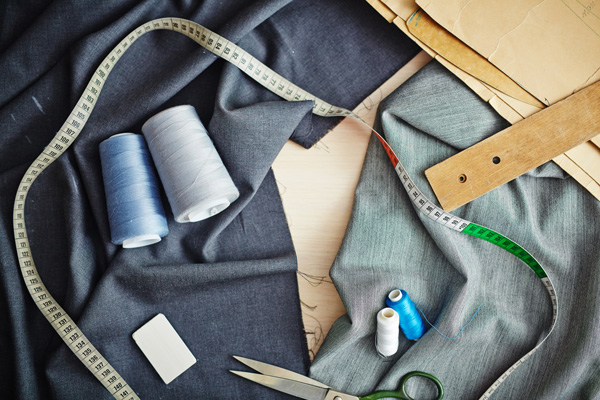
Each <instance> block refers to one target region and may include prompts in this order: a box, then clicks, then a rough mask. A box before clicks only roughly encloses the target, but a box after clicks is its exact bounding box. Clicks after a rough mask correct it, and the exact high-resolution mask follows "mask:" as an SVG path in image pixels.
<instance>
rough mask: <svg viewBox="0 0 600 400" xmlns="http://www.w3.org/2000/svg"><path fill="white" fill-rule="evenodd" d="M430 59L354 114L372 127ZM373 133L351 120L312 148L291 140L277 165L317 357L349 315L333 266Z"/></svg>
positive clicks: (414, 63)
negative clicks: (382, 107) (389, 99)
mask: <svg viewBox="0 0 600 400" xmlns="http://www.w3.org/2000/svg"><path fill="white" fill-rule="evenodd" d="M430 60H431V57H429V56H428V55H427V54H426V53H424V52H421V53H419V54H418V55H417V56H416V57H415V58H414V59H413V60H411V61H410V62H409V63H408V64H406V65H405V66H404V67H403V68H402V69H401V70H399V71H398V72H397V73H396V74H394V75H393V76H392V77H391V78H390V79H389V80H388V81H386V82H385V83H384V84H383V85H382V86H381V87H380V88H378V89H377V90H376V91H375V92H373V93H372V94H371V95H370V96H369V97H368V98H367V99H365V100H364V101H363V102H362V103H361V104H360V105H359V106H358V107H357V108H356V109H355V110H354V112H355V113H356V114H357V115H359V116H360V117H361V118H363V119H364V120H365V121H366V122H367V123H369V124H371V125H372V124H373V121H374V120H375V114H376V111H377V106H378V104H379V102H380V101H381V100H383V99H384V98H385V97H386V96H387V95H388V94H389V93H391V92H392V91H394V90H395V89H396V88H397V87H399V86H400V85H401V84H402V83H404V81H406V80H407V79H408V78H409V77H410V76H412V75H413V74H414V73H415V72H417V71H418V70H419V69H420V68H421V67H422V66H423V65H425V64H426V63H428V62H429V61H430ZM349 84H351V83H349ZM323 100H325V101H327V99H323ZM370 135H371V132H370V130H369V129H368V128H366V127H365V126H363V125H362V124H360V123H359V122H358V121H356V120H353V119H351V118H346V119H344V120H343V121H342V122H341V123H340V124H339V125H337V126H336V127H335V129H333V130H332V131H331V132H329V133H328V134H327V135H326V136H325V137H324V138H323V139H321V140H320V141H319V142H318V143H317V144H316V145H315V146H313V147H312V148H311V149H309V150H307V149H305V148H303V147H301V146H299V145H297V144H295V143H293V142H288V143H287V144H286V145H285V146H284V148H283V149H282V151H281V153H280V154H279V156H278V157H277V159H276V160H275V162H274V163H273V170H274V172H275V177H276V179H277V183H278V186H279V192H280V194H281V199H282V201H283V207H284V210H285V213H286V217H287V220H288V224H289V227H290V232H291V235H292V240H293V242H294V247H295V249H296V254H297V257H298V286H299V290H300V301H301V302H302V317H303V321H304V327H305V331H306V334H307V340H308V346H309V351H310V356H311V359H312V358H313V357H314V355H315V354H316V352H317V351H318V349H319V347H320V346H321V344H322V342H323V339H324V338H325V335H326V334H327V332H328V331H329V329H330V328H331V325H332V324H333V322H334V321H335V320H336V319H337V318H338V317H340V316H341V315H343V314H344V313H345V309H344V306H343V304H342V302H341V300H340V298H339V296H338V293H337V291H336V290H335V287H334V286H333V284H332V282H331V279H330V277H329V269H330V268H331V265H332V264H333V261H334V259H335V256H336V254H337V252H338V250H339V248H340V245H341V243H342V239H343V237H344V233H345V232H346V226H347V224H348V220H349V218H350V213H351V210H352V204H353V200H354V191H355V189H356V185H357V183H358V179H359V176H360V172H361V170H362V164H363V161H364V157H365V152H366V149H367V144H368V141H369V138H370Z"/></svg>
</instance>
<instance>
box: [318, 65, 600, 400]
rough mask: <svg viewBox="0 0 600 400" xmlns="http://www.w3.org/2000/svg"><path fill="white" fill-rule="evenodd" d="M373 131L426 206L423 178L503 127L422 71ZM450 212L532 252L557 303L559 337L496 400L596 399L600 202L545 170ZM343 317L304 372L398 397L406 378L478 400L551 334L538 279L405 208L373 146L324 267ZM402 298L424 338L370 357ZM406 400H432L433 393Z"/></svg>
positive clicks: (466, 96) (455, 84) (446, 80)
mask: <svg viewBox="0 0 600 400" xmlns="http://www.w3.org/2000/svg"><path fill="white" fill-rule="evenodd" d="M378 125H379V128H380V129H381V130H380V132H383V133H384V134H385V137H386V139H387V140H388V141H389V143H390V145H391V146H392V148H393V149H394V151H396V152H397V154H398V157H399V159H400V160H401V162H402V163H403V165H404V167H405V168H406V169H407V171H408V172H409V173H410V175H411V177H412V178H413V180H414V181H415V183H416V184H417V186H418V187H419V188H420V189H421V190H422V191H423V193H424V194H425V195H426V196H427V197H429V199H431V200H434V201H435V197H434V195H433V193H432V190H431V188H430V186H429V185H428V184H427V180H426V179H425V176H424V173H423V171H424V170H425V169H427V168H428V167H430V166H432V165H434V164H436V163H438V162H440V161H442V160H444V159H446V158H447V157H449V156H451V155H452V154H455V153H456V152H458V151H459V150H460V149H463V148H466V147H468V146H470V145H472V144H474V143H476V142H478V141H480V140H481V139H483V138H485V137H487V136H489V135H491V134H493V133H495V132H497V131H499V130H501V129H503V128H505V127H506V126H507V125H508V124H507V123H506V121H504V120H503V119H502V118H500V117H499V116H498V115H497V114H496V113H495V112H494V110H493V109H492V108H491V107H490V106H489V105H488V104H486V103H485V102H483V101H481V100H480V99H479V98H478V97H477V96H476V95H475V94H474V93H472V92H471V91H470V90H469V89H468V88H467V87H466V86H464V85H463V84H462V82H460V81H459V80H458V79H456V78H455V77H454V76H453V75H452V74H451V73H449V72H448V71H447V70H445V69H444V68H443V67H442V66H440V65H439V64H437V63H435V62H432V63H430V64H429V65H427V66H426V67H425V68H424V69H423V70H421V71H420V72H419V73H418V74H416V75H415V76H414V77H413V78H412V79H411V80H409V81H408V82H407V83H405V84H404V85H403V86H402V87H400V88H399V89H398V90H397V91H396V92H395V93H393V94H392V95H391V96H389V97H388V98H387V99H385V100H384V102H383V103H382V104H381V106H380V109H379V118H378ZM454 214H455V215H457V216H459V217H462V218H465V219H467V220H470V221H473V222H475V223H478V224H481V225H484V226H487V227H489V228H491V229H494V230H496V231H497V232H499V233H501V234H503V235H506V236H508V237H509V238H511V239H513V240H514V241H516V242H517V243H519V244H520V245H521V246H523V247H524V248H526V249H527V250H529V251H530V253H531V254H533V255H534V256H535V257H536V258H537V259H538V261H539V262H540V263H541V264H542V266H543V267H544V268H545V270H546V271H547V273H548V275H549V276H550V278H551V279H552V281H553V283H554V285H555V287H556V291H557V294H558V304H559V316H558V322H557V326H556V329H555V330H554V332H553V333H552V335H551V336H550V337H549V339H548V340H547V341H546V342H545V343H544V344H543V345H542V347H541V348H540V350H538V351H537V352H536V353H535V355H534V356H532V357H531V358H529V359H528V360H527V361H526V362H525V364H523V365H522V366H521V367H519V368H518V369H517V370H516V371H515V372H514V373H513V374H512V375H511V376H510V377H509V378H508V379H507V380H506V381H505V382H504V383H503V384H502V385H501V386H500V388H499V389H498V390H497V391H496V392H495V393H494V394H493V396H492V399H517V398H518V399H573V400H575V399H593V398H599V397H600V378H599V372H600V370H599V367H598V366H599V365H600V350H599V349H600V339H599V338H600V322H599V320H598V309H599V307H600V300H599V296H598V293H599V291H600V278H599V274H598V271H599V269H600V257H599V252H600V246H599V245H598V243H600V230H599V229H598V226H599V222H600V203H599V202H598V201H597V200H596V199H594V198H593V197H592V196H591V195H590V194H589V193H588V192H587V191H586V190H585V189H584V188H582V187H581V186H580V185H579V184H578V183H577V182H575V181H574V180H573V179H571V178H570V177H568V176H567V175H566V174H565V173H564V172H563V171H562V170H561V169H560V168H559V167H558V166H556V165H555V164H553V163H548V164H545V165H543V166H541V167H539V168H537V169H535V170H533V171H530V172H529V173H528V174H526V175H524V176H522V177H519V178H517V179H516V180H514V181H512V182H510V183H508V184H506V185H504V186H502V187H500V188H497V189H495V190H494V191H492V192H490V193H488V194H486V195H484V196H483V197H481V198H479V199H476V200H474V201H472V202H471V203H469V204H467V205H465V206H463V207H461V208H459V209H458V210H456V211H455V212H454ZM331 276H332V279H333V281H334V283H335V285H336V288H337V290H338V292H339V293H340V296H341V298H342V300H343V302H344V305H345V306H346V309H347V311H348V312H347V315H345V316H343V317H341V318H340V319H339V320H337V321H336V322H335V324H334V326H333V327H332V329H331V331H330V332H329V334H328V336H327V338H326V340H325V342H324V344H323V346H322V347H321V349H320V350H319V352H318V354H317V357H316V359H315V361H314V362H313V364H312V366H311V370H310V374H311V376H312V377H313V378H316V379H319V380H321V381H323V382H326V383H328V384H330V385H331V386H333V387H335V388H338V389H341V390H346V391H349V392H351V393H357V394H366V393H369V392H370V391H372V390H374V389H392V388H395V387H396V385H397V383H398V381H399V379H400V378H401V377H402V376H403V375H404V374H405V373H407V372H409V371H412V370H422V371H426V372H429V373H432V374H434V375H435V376H437V377H438V378H439V379H440V380H441V381H442V383H443V384H444V387H445V396H444V399H446V398H447V399H477V398H479V397H480V396H481V395H482V394H483V393H484V392H485V390H486V389H487V388H488V387H489V386H490V385H491V384H492V383H493V382H494V381H495V380H496V379H497V378H498V377H499V376H500V375H501V374H502V373H503V372H504V371H505V370H507V369H508V368H509V367H510V366H511V365H512V364H513V363H514V362H516V361H517V360H518V359H520V358H521V357H522V356H523V355H525V354H526V353H527V352H528V351H529V350H531V349H532V348H533V347H534V346H535V345H536V343H538V341H539V340H541V339H542V338H543V337H544V336H545V335H546V333H547V332H548V329H549V326H550V323H551V319H552V308H551V305H550V299H549V296H548V294H547V291H546V290H545V288H544V287H543V285H542V283H541V282H540V280H539V279H538V278H537V276H536V275H535V274H534V273H533V272H532V271H531V270H530V269H529V268H528V267H527V266H526V265H525V264H524V263H522V262H521V261H519V260H518V259H517V258H516V257H514V256H512V255H511V254H509V253H508V252H506V251H504V250H502V249H501V248H499V247H496V246H494V245H492V244H490V243H488V242H485V241H483V240H480V239H477V238H474V237H471V236H468V235H465V234H461V233H458V232H455V231H452V230H450V229H448V228H445V227H443V226H441V225H439V224H437V223H435V222H433V221H432V220H430V219H429V218H428V217H426V216H424V215H422V214H418V213H417V212H416V211H415V209H414V208H413V207H412V205H411V203H410V201H409V199H408V196H407V194H406V192H405V191H404V188H403V187H402V185H401V184H400V182H399V180H398V177H397V176H396V174H395V172H394V170H393V168H392V167H391V166H390V164H389V161H388V159H387V156H386V154H385V152H384V150H383V148H382V147H381V145H380V144H379V143H378V142H377V141H376V140H375V139H373V140H372V141H371V143H370V145H369V148H368V151H367V156H366V159H365V163H364V169H363V172H362V176H361V178H360V182H359V185H358V187H357V190H356V199H355V204H354V209H353V213H352V217H351V220H350V224H349V228H348V231H347V234H346V237H345V238H344V241H343V244H342V248H341V250H340V252H339V254H338V256H337V258H336V260H335V263H334V265H333V267H332V269H331ZM396 288H402V289H405V290H406V291H407V292H408V293H409V295H410V297H411V299H412V300H413V301H414V302H415V303H416V304H417V305H419V306H420V308H421V309H422V310H423V312H424V313H425V315H426V316H427V317H428V318H429V320H430V321H431V322H432V323H434V324H435V325H436V326H437V327H438V328H439V329H440V331H441V332H443V333H445V334H447V335H448V336H454V335H456V334H457V333H458V332H459V330H460V328H461V327H462V326H463V325H465V324H466V323H468V322H469V320H470V318H471V316H472V315H473V313H474V312H475V311H476V310H477V308H478V306H479V305H481V310H480V311H479V313H478V314H477V316H476V317H475V318H474V320H473V322H472V324H471V325H469V326H468V327H467V328H466V329H465V330H464V331H463V332H462V334H461V335H460V336H459V338H458V339H456V340H449V339H446V338H444V337H442V336H441V335H439V334H438V333H437V332H435V331H434V330H433V329H429V331H427V333H426V334H425V335H424V336H423V337H422V338H421V339H420V340H419V341H418V342H412V341H409V340H407V339H405V338H404V337H402V336H401V339H400V349H399V351H398V353H397V354H396V355H395V356H393V357H390V358H388V359H383V358H380V357H378V355H377V353H376V350H375V345H374V335H375V328H376V324H375V316H376V313H377V311H378V310H380V309H381V308H383V307H384V306H385V305H384V304H385V297H386V296H387V294H388V293H389V291H390V290H392V289H396ZM412 383H413V384H412V385H410V386H411V387H410V390H409V392H410V393H412V395H413V396H415V397H416V396H423V397H418V398H433V397H427V395H429V396H433V393H432V390H431V389H432V386H431V385H429V386H428V385H426V384H423V383H422V382H419V383H417V382H412Z"/></svg>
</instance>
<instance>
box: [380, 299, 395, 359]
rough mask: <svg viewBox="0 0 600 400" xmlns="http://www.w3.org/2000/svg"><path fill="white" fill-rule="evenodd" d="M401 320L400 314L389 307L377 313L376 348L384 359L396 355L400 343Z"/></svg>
mask: <svg viewBox="0 0 600 400" xmlns="http://www.w3.org/2000/svg"><path fill="white" fill-rule="evenodd" d="M399 322H400V318H399V316H398V313H397V312H396V311H395V310H394V309H392V308H389V307H386V308H384V309H382V310H380V311H379V312H378V313H377V334H376V335H375V347H376V348H377V352H378V353H379V354H380V355H382V356H383V357H389V356H393V355H394V354H396V352H397V351H398V345H399V341H400V339H399V338H400V326H399Z"/></svg>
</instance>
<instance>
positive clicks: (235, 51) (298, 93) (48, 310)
mask: <svg viewBox="0 0 600 400" xmlns="http://www.w3.org/2000/svg"><path fill="white" fill-rule="evenodd" d="M157 29H167V30H172V31H175V32H179V33H182V34H184V35H186V36H188V37H189V38H191V39H193V40H194V41H195V42H196V43H198V44H200V45H201V46H202V47H204V48H205V49H207V50H208V51H210V52H212V53H214V54H215V55H217V56H219V57H221V58H223V59H225V60H226V61H229V62H230V63H232V64H233V65H235V66H236V67H238V68H239V69H240V70H242V71H243V72H244V73H246V74H247V75H248V76H250V77H251V78H252V79H254V80H255V81H257V82H258V83H260V84H261V85H262V86H264V87H265V88H267V89H269V90H270V91H272V92H274V93H275V94H277V95H279V96H281V97H283V98H284V99H286V100H289V101H305V100H312V101H314V106H313V113H314V114H317V115H321V116H324V117H352V118H354V119H356V120H358V121H360V122H361V123H363V124H365V125H367V126H369V125H368V124H367V123H366V122H364V121H363V120H362V119H361V118H360V117H359V116H357V115H356V114H354V113H352V112H351V111H349V110H346V109H344V108H340V107H335V106H333V105H331V104H329V103H327V102H325V101H323V100H321V99H319V98H317V97H315V96H313V95H311V94H310V93H308V92H306V91H304V90H302V89H301V88H300V87H298V86H296V85H294V84H293V83H291V82H289V81H287V80H286V79H284V78H283V77H282V76H281V75H279V74H277V73H276V72H274V71H272V70H271V69H269V68H268V67H266V66H265V65H264V64H262V63H261V62H260V61H258V60H257V59H256V58H254V57H253V56H251V55H250V54H248V53H247V52H245V51H244V50H243V49H241V48H240V47H238V46H236V45H235V44H233V43H231V42H230V41H228V40H227V39H225V38H223V37H221V36H219V35H217V34H216V33H214V32H212V31H210V30H208V29H206V28H204V27H203V26H201V25H198V24H197V23H195V22H193V21H188V20H185V19H179V18H160V19H156V20H153V21H150V22H147V23H145V24H143V25H142V26H140V27H138V28H137V29H135V30H134V31H133V32H131V33H130V34H129V35H127V37H126V38H124V39H123V40H122V41H121V42H120V43H119V44H118V45H117V46H116V47H115V48H114V49H113V50H112V51H111V52H110V53H109V54H108V56H106V58H105V59H104V60H103V61H102V63H101V65H100V66H99V67H98V68H97V69H96V71H95V72H94V75H93V76H92V79H91V80H90V82H89V83H88V85H87V87H86V88H85V91H84V92H83V94H82V95H81V97H80V98H79V100H78V101H77V105H76V106H75V107H74V108H73V111H71V114H70V115H69V117H68V118H67V120H66V121H65V123H64V124H63V125H62V127H61V128H60V130H59V131H58V133H57V134H56V136H54V138H53V139H52V140H51V141H50V144H49V145H48V146H46V148H45V149H44V151H43V152H42V153H41V154H40V155H39V156H38V157H37V158H36V159H35V161H34V162H33V163H32V164H31V166H30V167H29V168H28V169H27V172H26V173H25V175H24V176H23V179H22V180H21V183H20V184H19V188H18V191H17V196H16V199H15V205H14V210H13V225H14V234H15V244H16V247H17V256H18V259H19V265H20V268H21V273H22V275H23V279H24V280H25V285H26V287H27V289H28V291H29V293H30V294H31V297H32V298H33V300H34V302H35V303H36V305H37V306H38V308H39V309H40V311H42V313H43V314H44V316H45V317H46V319H47V320H48V321H49V322H50V323H51V324H52V326H53V327H54V329H55V330H56V332H57V333H58V334H59V335H60V337H61V338H62V339H63V340H64V342H65V343H66V344H67V346H69V348H70V349H71V350H72V351H73V353H74V354H75V355H76V356H77V357H78V358H79V359H80V360H81V362H82V363H83V364H84V365H85V366H86V367H87V368H88V369H89V370H90V371H91V372H92V373H93V374H94V376H95V377H96V378H97V379H98V380H99V381H100V382H101V383H102V384H103V385H104V387H105V388H106V389H107V390H108V391H109V392H110V393H111V394H112V395H113V396H114V397H115V398H116V399H119V400H130V399H138V396H137V395H136V393H135V392H134V391H133V389H131V388H130V387H129V385H127V383H126V382H125V380H124V379H123V378H122V377H121V376H120V375H119V374H118V373H117V372H116V371H115V370H114V368H113V367H112V366H111V365H110V364H109V363H108V361H107V360H106V359H105V358H104V357H103V356H102V355H101V354H100V353H99V352H98V350H97V349H96V348H94V346H93V345H92V344H91V343H90V342H89V340H88V339H87V338H86V337H85V335H84V334H83V332H82V331H81V329H79V327H77V325H76V324H75V322H74V321H73V320H72V319H71V318H70V317H69V316H68V315H67V313H66V312H65V310H64V309H63V308H62V307H61V306H60V305H59V304H58V303H57V302H56V301H55V300H54V298H53V297H52V296H51V295H50V293H49V292H48V290H47V289H46V287H45V286H44V284H43V283H42V281H41V279H40V276H39V274H38V271H37V269H36V267H35V263H34V260H33V256H32V253H31V248H30V246H29V240H28V238H27V228H26V226H25V201H26V198H27V193H28V192H29V189H30V187H31V185H32V184H33V182H34V181H35V179H36V178H37V177H38V176H39V174H40V173H41V172H42V171H43V170H44V169H46V168H47V167H48V166H49V165H50V164H52V162H54V161H55V160H56V159H57V158H58V157H60V155H61V154H63V153H64V152H65V151H66V150H67V148H68V147H69V146H70V145H71V144H72V143H73V141H74V140H75V139H76V138H77V136H78V135H79V134H80V133H81V130H82V129H83V127H84V125H85V123H86V122H87V120H88V118H89V116H90V114H91V112H92V110H93V109H94V106H95V104H96V101H97V99H98V96H99V95H100V91H101V90H102V87H103V85H104V82H105V81H106V79H107V77H108V74H109V73H110V72H111V71H112V69H113V67H114V65H115V64H116V62H117V61H118V60H119V59H120V58H121V56H122V55H123V53H124V52H125V51H126V50H127V49H128V48H129V46H131V44H132V43H133V42H135V41H136V40H137V39H138V38H139V37H140V36H142V35H143V34H145V33H147V32H150V31H154V30H157ZM369 129H371V130H372V132H373V134H374V135H375V136H376V137H377V139H379V141H380V142H381V144H382V145H383V147H384V149H385V151H386V152H387V154H388V156H389V158H390V160H391V161H392V164H393V166H394V169H395V171H396V174H397V175H398V177H399V178H400V181H401V182H402V184H403V185H404V188H405V189H406V191H407V193H408V194H409V197H410V199H411V201H412V203H413V205H414V206H415V208H416V209H417V210H418V211H419V212H421V213H424V214H425V215H427V216H428V217H429V218H431V219H432V220H434V221H435V222H437V223H439V224H441V225H444V226H445V227H447V228H450V229H453V230H455V231H458V232H462V233H466V234H468V235H472V236H475V237H478V238H480V239H483V240H486V241H488V242H490V243H493V244H495V245H497V246H499V247H501V248H503V249H505V250H506V251H508V252H510V253H512V254H514V255H515V256H516V257H518V258H519V259H521V260H522V261H523V262H524V263H525V264H526V265H527V266H529V268H531V270H532V271H533V272H535V274H536V275H537V276H538V277H539V278H540V280H541V281H542V283H543V284H544V287H545V288H546V289H547V291H548V294H549V296H550V299H551V300H552V314H553V315H552V324H551V328H550V330H549V332H548V334H547V335H546V336H545V337H544V339H542V341H541V342H539V343H538V344H537V345H536V346H535V347H534V348H533V349H532V350H530V351H529V352H528V353H527V354H525V355H524V356H523V357H522V358H521V359H519V360H518V361H517V362H516V363H515V364H513V365H512V366H511V367H510V368H509V369H508V370H507V371H506V372H504V373H503V374H502V375H501V376H500V377H499V378H498V379H497V380H496V382H494V384H493V385H492V386H490V388H489V389H488V390H487V391H486V392H485V393H484V394H483V396H482V397H481V399H488V398H489V397H490V396H491V395H492V393H493V392H494V391H495V390H496V389H497V388H498V386H500V384H501V383H502V382H504V381H505V380H506V379H507V378H508V376H509V375H510V374H511V373H513V371H514V370H515V369H516V368H517V367H518V366H519V365H521V364H522V363H523V362H525V360H527V359H528V358H529V357H530V356H531V355H532V354H533V353H534V352H535V351H536V350H537V349H538V348H539V347H540V346H541V345H542V343H543V342H544V341H545V340H546V339H547V338H548V336H550V334H551V333H552V331H553V329H554V326H555V324H556V319H557V314H558V302H557V298H556V293H555V290H554V286H553V285H552V282H551V281H550V278H549V277H548V276H547V275H546V272H545V271H544V269H543V268H542V266H541V265H540V264H539V263H538V262H537V260H536V259H535V258H534V257H533V256H532V255H531V254H529V252H527V251H526V250H525V249H523V248H522V247H521V246H519V245H518V244H516V243H515V242H514V241H512V240H510V239H508V238H507V237H505V236H503V235H500V234H499V233H497V232H494V231H493V230H491V229H489V228H485V227H483V226H480V225H477V224H474V223H472V222H470V221H467V220H465V219H462V218H459V217H456V216H454V215H452V214H449V213H447V212H445V211H444V210H442V209H441V208H439V207H437V206H436V205H435V204H434V203H433V202H431V201H430V200H429V199H427V198H426V197H425V196H424V195H423V193H422V192H421V191H420V190H419V189H418V188H417V186H416V185H415V183H414V182H413V181H412V179H411V178H410V176H409V175H408V174H407V172H406V170H405V169H404V167H403V166H402V164H401V163H400V161H399V160H398V157H397V156H396V154H395V153H394V151H393V150H392V149H391V147H390V146H389V145H388V143H387V142H386V141H385V140H384V139H383V137H382V136H381V135H380V134H379V133H377V132H375V130H373V128H371V127H370V126H369Z"/></svg>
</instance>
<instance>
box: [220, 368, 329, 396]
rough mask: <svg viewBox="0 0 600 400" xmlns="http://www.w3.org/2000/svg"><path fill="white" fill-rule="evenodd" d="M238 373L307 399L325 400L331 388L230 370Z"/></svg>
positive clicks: (267, 385) (264, 384)
mask: <svg viewBox="0 0 600 400" xmlns="http://www.w3.org/2000/svg"><path fill="white" fill-rule="evenodd" d="M229 372H233V373H234V374H236V375H239V376H241V377H242V378H246V379H248V380H251V381H252V382H256V383H259V384H261V385H263V386H266V387H269V388H271V389H275V390H279V391H280V392H283V393H287V394H291V395H292V396H296V397H300V398H301V399H306V400H323V399H325V396H326V395H327V392H328V390H329V389H326V388H322V387H317V386H314V385H310V384H307V383H303V382H298V381H294V380H290V379H285V378H278V377H276V376H270V375H262V374H256V373H254V372H243V371H231V370H230V371H229Z"/></svg>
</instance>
